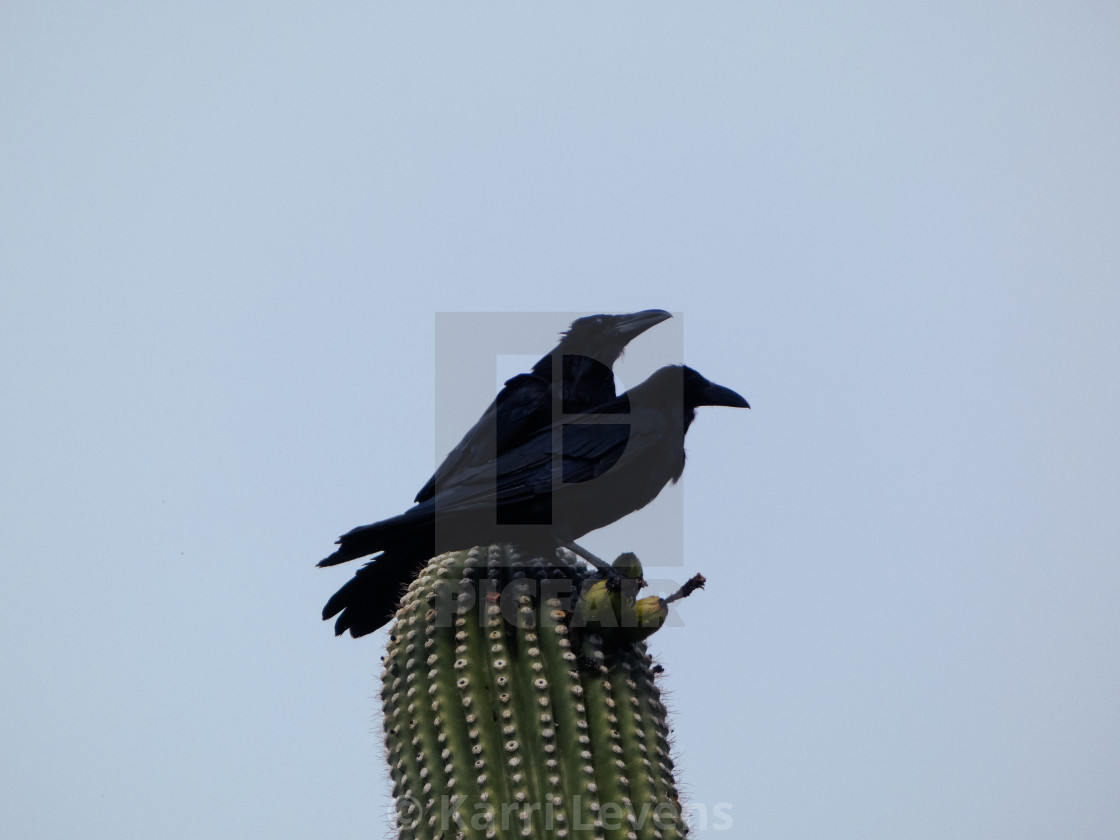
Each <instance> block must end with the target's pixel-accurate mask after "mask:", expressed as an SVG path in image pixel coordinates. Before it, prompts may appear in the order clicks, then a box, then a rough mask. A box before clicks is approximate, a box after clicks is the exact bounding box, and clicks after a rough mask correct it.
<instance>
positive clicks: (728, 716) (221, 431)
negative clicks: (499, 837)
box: [0, 1, 1120, 840]
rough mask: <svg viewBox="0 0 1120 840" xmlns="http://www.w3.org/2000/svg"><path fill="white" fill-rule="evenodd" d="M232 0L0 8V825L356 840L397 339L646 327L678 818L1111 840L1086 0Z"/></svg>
mask: <svg viewBox="0 0 1120 840" xmlns="http://www.w3.org/2000/svg"><path fill="white" fill-rule="evenodd" d="M232 6H233V7H232V8H231V4H228V3H191V4H166V3H164V4H159V3H157V4H151V3H127V2H121V3H103V4H86V5H80V4H79V5H74V4H58V3H7V4H5V5H4V8H3V10H2V11H0V393H2V394H3V401H4V410H3V412H2V413H0V433H2V440H3V447H2V448H0V506H2V509H3V511H4V516H3V525H2V526H0V558H2V562H3V584H2V586H0V634H2V638H3V640H4V641H3V643H2V644H0V674H2V675H3V679H2V680H0V770H2V771H3V775H4V782H3V784H2V785H0V835H3V836H4V837H13V838H34V840H63V838H65V840H71V838H75V837H83V838H103V837H104V838H113V840H132V838H137V839H139V838H145V840H146V839H147V838H152V837H159V838H165V839H166V840H178V838H190V840H196V838H202V837H205V838H215V840H221V839H222V838H238V840H249V839H250V838H269V840H276V839H277V838H293V840H308V839H309V838H325V837H330V838H369V837H382V836H385V833H386V830H387V829H386V825H387V824H386V822H385V819H384V814H385V809H386V806H387V805H388V802H389V786H388V784H387V782H386V778H385V777H386V774H385V770H384V769H383V759H382V756H381V754H380V747H379V723H378V722H377V718H376V717H375V706H376V702H375V698H376V694H377V674H378V671H379V663H378V659H379V657H380V655H381V652H382V645H383V643H384V633H381V634H378V635H376V636H373V637H370V638H367V639H364V640H361V641H357V642H355V641H353V640H350V639H349V638H347V639H336V638H334V637H333V635H332V634H331V630H330V627H329V625H326V624H323V623H321V622H320V621H319V618H318V613H319V610H320V609H321V607H322V604H323V602H324V600H325V599H326V598H327V596H329V595H330V594H331V593H332V592H333V591H334V590H335V588H337V586H338V585H340V584H341V582H342V581H343V580H345V579H346V577H347V576H348V573H349V570H347V569H336V570H329V571H325V570H318V569H315V568H314V567H313V564H314V563H315V561H317V560H318V559H319V558H321V557H322V556H324V555H325V554H326V553H328V552H329V551H330V549H331V544H332V541H333V539H334V537H335V536H336V535H337V534H338V533H340V532H341V531H343V530H346V529H348V528H349V527H351V526H352V525H356V524H359V523H362V522H367V521H370V520H372V519H374V518H379V517H381V516H385V515H390V514H393V513H396V512H399V511H400V510H402V509H403V508H404V507H405V506H406V505H407V503H408V501H409V500H410V499H411V497H412V495H413V493H414V492H415V491H416V490H417V489H418V487H419V485H420V484H422V483H423V481H424V479H425V478H426V477H427V475H428V473H429V472H430V470H431V467H432V466H433V461H434V458H435V453H434V451H433V436H434V434H435V422H434V418H433V411H434V409H433V406H434V381H435V370H436V364H435V354H434V348H435V337H434V328H435V323H436V317H435V313H436V312H441V311H445V312H463V311H480V312H489V311H513V312H528V313H557V314H556V315H555V316H552V320H553V321H554V323H551V324H550V325H549V327H548V329H547V330H544V331H543V334H542V335H541V339H540V352H544V351H545V350H547V349H548V348H549V347H550V346H551V344H552V343H553V340H554V338H555V333H556V332H557V331H558V330H560V329H562V328H563V327H564V326H566V323H567V319H568V313H571V312H573V311H575V312H588V311H593V312H624V311H633V310H637V309H644V308H650V307H659V308H665V309H669V310H673V311H675V312H679V313H681V316H680V319H679V324H680V326H679V327H674V329H679V330H680V339H681V341H683V347H684V360H685V361H687V362H688V363H689V364H690V365H692V366H694V367H696V368H697V369H699V370H700V371H702V372H703V373H704V374H706V375H707V376H709V377H710V378H712V379H714V380H716V381H718V382H721V383H723V384H726V385H729V386H731V387H733V388H735V389H736V390H738V391H740V392H741V393H742V394H744V395H745V396H746V397H747V398H748V399H749V400H750V402H751V405H752V406H753V410H752V411H751V412H749V413H748V412H737V411H732V410H727V409H710V410H705V411H703V412H702V414H701V416H700V418H699V420H698V421H697V423H696V425H695V427H694V429H693V431H692V432H691V433H690V436H689V458H690V460H689V468H688V470H687V472H686V475H685V479H684V481H683V482H682V487H681V490H680V492H679V494H677V495H675V496H670V497H667V498H666V499H665V500H659V503H660V502H661V501H664V502H665V505H666V507H665V508H664V509H665V510H677V509H679V510H683V516H684V522H685V526H684V547H685V555H686V563H687V564H688V566H689V571H692V570H696V569H699V570H701V571H703V572H704V573H705V574H706V575H707V577H708V579H709V581H710V585H709V588H708V589H707V590H706V591H705V592H703V593H701V594H700V595H698V596H694V598H693V599H691V600H690V601H688V602H686V603H685V604H684V605H683V607H682V610H681V618H682V620H683V622H684V626H683V627H680V628H672V629H670V630H666V631H664V632H662V633H659V634H658V635H657V636H655V637H654V639H653V640H652V647H653V650H654V653H655V654H656V656H657V657H658V659H659V661H660V662H661V663H662V664H663V665H664V667H665V669H666V675H665V684H666V686H667V687H668V689H669V696H668V700H669V705H670V707H671V709H672V710H673V713H674V718H673V722H674V727H675V737H676V748H677V751H678V754H679V768H680V777H681V782H682V784H683V787H684V789H685V791H686V793H687V795H688V797H689V799H690V800H691V801H692V803H693V804H694V805H695V807H696V808H697V810H698V812H699V811H701V810H703V809H705V808H706V809H708V811H709V813H710V812H711V811H712V810H713V809H714V808H715V807H716V806H717V805H719V804H720V803H725V804H726V805H727V806H728V808H729V810H727V811H726V813H729V814H730V818H731V820H732V826H731V831H732V832H733V835H732V834H731V833H729V832H727V831H716V830H715V827H714V826H712V825H709V827H708V830H707V831H706V832H705V831H702V832H701V833H700V836H704V837H729V836H736V837H744V838H750V840H756V839H757V840H771V839H773V840H778V838H781V839H782V840H791V839H793V840H802V839H803V840H819V838H830V840H836V839H837V838H852V840H869V838H883V839H884V840H888V838H889V840H897V838H908V839H909V838H914V840H957V838H984V840H1031V839H1032V838H1038V839H1039V840H1051V839H1052V838H1054V837H1059V836H1060V837H1069V838H1085V840H1090V838H1093V839H1095V838H1105V837H1116V836H1120V715H1118V714H1117V709H1118V708H1120V609H1118V608H1117V604H1118V602H1120V514H1118V511H1120V445H1118V439H1120V436H1118V434H1117V429H1120V382H1118V379H1120V377H1118V376H1117V373H1116V367H1117V360H1118V359H1120V282H1118V281H1120V235H1118V231H1120V200H1118V199H1117V196H1118V195H1120V155H1118V154H1117V151H1116V150H1117V148H1120V107H1118V106H1120V94H1118V91H1120V53H1118V51H1117V44H1120V9H1118V8H1117V7H1115V6H1113V5H1111V4H1108V3H1101V2H1093V3H1088V2H1082V3H1074V4H1068V3H1067V4H1058V3H1049V4H1047V3H1028V4H1022V3H1008V2H1003V3H996V2H975V1H974V2H969V3H941V4H936V5H932V6H931V5H927V6H925V7H922V8H916V7H914V6H913V4H910V5H906V4H902V5H900V4H897V3H885V2H880V3H861V2H857V3H847V4H835V3H793V4H791V3H773V4H758V3H736V4H731V3H703V4H687V5H686V4H673V5H670V4H664V3H656V4H649V3H642V4H639V3H612V4H563V5H551V6H545V5H544V4H509V3H502V4H491V3H488V4H470V5H463V4H456V5H451V4H447V5H442V4H404V3H395V4H386V3H337V4H329V5H326V6H325V5H324V4H297V3H282V4H275V3H242V4H232ZM534 317H546V316H534ZM546 320H547V317H546ZM670 323H677V322H670ZM658 329H661V328H658ZM647 338H648V342H647ZM639 341H640V342H646V343H645V344H644V345H643V347H644V348H645V349H644V350H643V349H639V347H638V346H637V344H636V346H635V352H634V353H632V354H630V355H629V356H628V357H627V359H626V360H625V361H624V364H623V365H622V366H621V367H620V371H619V372H620V376H621V378H622V379H623V381H624V382H627V383H629V384H633V383H634V382H635V381H638V380H640V379H641V378H644V376H645V375H646V374H647V373H648V372H649V371H651V370H652V369H653V368H655V367H656V366H658V365H660V364H664V363H668V362H675V361H679V360H678V359H675V358H659V357H658V356H657V350H658V348H659V347H660V346H661V345H660V344H658V342H657V341H655V340H654V339H653V334H652V333H651V334H650V335H649V336H648V337H643V338H642V339H640V340H639ZM483 390H485V389H483ZM491 396H492V392H490V393H479V394H478V395H477V397H476V402H477V406H478V408H481V407H482V406H483V405H484V404H485V403H486V402H487V401H488V400H489V398H490V397H491ZM674 506H675V507H674ZM641 515H649V516H655V517H656V516H657V515H658V514H657V513H656V512H643V514H641ZM622 525H623V523H620V528H619V529H605V530H603V531H601V532H598V533H596V534H592V535H590V536H589V537H588V538H586V540H585V541H584V542H585V544H586V545H588V547H589V548H593V549H596V548H597V549H599V550H601V552H602V553H604V554H608V555H609V554H610V552H612V551H614V550H616V549H620V548H625V547H627V546H628V545H629V544H630V542H629V540H630V538H629V537H628V536H626V535H625V531H624V530H622V529H621V526H622ZM627 527H639V528H640V520H639V523H638V525H634V523H628V524H627Z"/></svg>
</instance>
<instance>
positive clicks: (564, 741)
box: [381, 546, 687, 840]
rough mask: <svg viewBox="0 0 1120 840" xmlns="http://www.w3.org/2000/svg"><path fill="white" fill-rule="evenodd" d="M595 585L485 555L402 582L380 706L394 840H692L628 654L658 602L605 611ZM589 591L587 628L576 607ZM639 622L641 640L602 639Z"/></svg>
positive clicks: (650, 682)
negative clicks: (619, 624)
mask: <svg viewBox="0 0 1120 840" xmlns="http://www.w3.org/2000/svg"><path fill="white" fill-rule="evenodd" d="M624 557H625V555H624ZM629 557H630V558H632V557H633V556H632V555H630V556H629ZM621 559H622V558H620V560H621ZM633 560H634V563H636V558H634V559H633ZM631 568H633V567H632V566H631ZM627 574H630V575H631V577H640V565H639V566H637V574H634V573H633V572H632V571H628V572H627ZM595 577H596V576H595V575H594V574H593V573H592V572H591V570H589V569H587V568H586V567H584V566H581V565H577V564H576V563H575V562H574V561H565V560H557V559H555V558H549V559H548V560H543V559H529V558H521V557H519V556H518V555H517V552H516V549H515V548H511V547H509V546H489V547H481V548H474V549H471V550H470V551H459V552H453V553H449V554H444V555H441V556H439V557H436V558H435V559H433V560H432V561H431V562H430V563H429V564H428V566H427V567H426V568H425V570H424V571H423V572H422V573H421V575H420V576H419V577H418V578H417V579H416V580H415V581H414V582H413V584H412V586H411V587H410V588H409V590H408V593H407V594H406V596H405V597H404V599H403V601H402V604H401V608H400V611H399V612H398V613H397V616H396V620H395V623H394V625H393V628H392V631H391V633H392V635H391V638H390V642H389V649H388V654H387V655H386V657H385V660H384V665H385V670H384V673H383V675H382V691H381V697H382V702H383V705H384V712H385V735H386V746H387V750H388V759H389V765H390V773H391V776H392V780H393V795H394V797H395V799H396V804H397V823H398V829H399V831H400V836H401V838H402V840H404V838H455V837H462V838H512V837H520V838H545V837H549V838H552V837H558V838H567V837H572V838H578V837H596V838H599V837H602V838H634V840H638V838H642V840H645V838H665V840H669V838H679V837H683V836H684V835H685V834H686V833H687V828H686V826H685V823H684V820H683V818H682V816H681V811H680V804H679V801H678V798H677V790H676V785H675V783H674V779H673V772H672V771H673V762H672V760H671V759H670V757H669V746H668V741H667V739H668V731H669V730H668V726H667V723H666V718H665V707H664V706H663V705H662V703H661V699H660V692H659V691H658V688H657V685H656V683H655V670H656V669H655V666H653V664H652V662H651V660H650V657H649V655H648V653H647V652H646V647H645V643H644V642H643V641H641V640H640V639H638V640H634V639H635V638H636V637H638V636H642V635H648V633H649V632H651V631H650V629H649V628H650V627H652V628H656V626H660V624H661V623H662V622H663V621H664V615H665V610H664V609H663V607H664V602H661V604H660V605H651V604H650V603H649V602H648V599H642V602H638V605H639V606H637V607H636V606H635V602H634V600H633V597H632V595H631V594H629V593H628V592H626V587H625V582H624V585H623V588H622V591H621V593H619V589H618V587H617V584H616V583H612V584H611V585H610V591H609V594H608V595H607V597H606V598H605V599H603V598H602V586H603V584H602V581H599V582H598V584H596V583H595ZM591 585H598V586H599V587H600V589H599V590H598V591H599V593H600V608H599V609H597V610H596V611H595V615H594V616H589V615H588V613H587V610H586V609H585V608H584V607H582V606H580V603H581V602H579V600H578V599H577V593H578V590H579V589H580V587H581V586H583V587H584V588H585V589H589V588H590V586H591ZM604 600H605V601H612V602H613V604H614V605H615V606H614V608H613V612H612V611H611V610H604V609H602V608H601V606H602V602H603V601H604ZM643 602H645V606H644V607H642V606H640V605H641V604H642V603H643ZM588 603H594V602H593V601H589V602H588ZM658 606H659V607H660V608H657V609H654V608H653V607H658ZM627 610H628V611H629V612H627ZM639 614H641V615H644V616H645V617H646V621H647V623H648V625H649V626H648V627H647V628H646V629H644V630H642V629H638V630H634V629H633V628H622V629H619V628H611V627H610V626H609V625H610V624H611V623H612V616H613V617H614V618H615V619H617V618H620V617H621V618H622V619H624V622H623V623H627V624H632V623H633V621H629V620H626V619H628V618H629V617H633V616H638V615H639Z"/></svg>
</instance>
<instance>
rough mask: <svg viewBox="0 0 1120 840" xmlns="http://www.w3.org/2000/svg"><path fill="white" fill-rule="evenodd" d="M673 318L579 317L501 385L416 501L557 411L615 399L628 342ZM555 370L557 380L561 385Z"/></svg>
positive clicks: (649, 314)
mask: <svg viewBox="0 0 1120 840" xmlns="http://www.w3.org/2000/svg"><path fill="white" fill-rule="evenodd" d="M671 317H673V316H672V315H670V314H669V313H668V312H666V311H665V310H664V309H647V310H645V311H644V312H635V313H633V314H631V315H590V316H588V317H586V318H577V319H576V320H575V321H573V322H572V325H571V326H570V327H569V328H568V331H567V332H566V333H564V334H563V335H562V336H561V338H560V343H559V344H557V345H556V346H555V347H554V348H553V349H552V350H551V351H549V353H548V355H546V356H544V357H543V358H541V360H540V361H538V362H537V363H536V364H535V365H533V368H532V370H530V371H529V373H522V374H518V375H517V376H515V377H513V378H512V379H510V380H508V381H507V382H506V383H505V387H503V388H502V390H501V391H500V392H499V393H498V396H497V398H495V400H494V402H492V403H491V404H490V407H489V408H487V409H486V411H485V412H483V415H482V417H480V418H479V420H478V422H477V423H475V424H474V426H472V427H471V429H470V431H468V432H467V433H466V435H464V436H463V439H462V440H461V441H459V445H458V446H456V447H455V448H454V449H452V450H451V452H450V453H449V454H448V455H447V457H446V458H445V459H444V460H443V463H442V464H440V465H439V468H438V469H436V471H435V474H434V475H433V476H432V477H431V478H430V479H428V483H427V484H425V485H424V486H423V488H421V490H420V492H419V493H417V494H416V499H415V500H416V501H417V502H426V501H428V500H429V499H431V498H432V497H433V496H435V494H436V490H437V488H442V487H443V486H444V485H447V484H451V483H454V481H455V476H456V475H457V474H458V473H460V472H463V471H466V470H470V469H472V468H475V467H479V466H482V465H485V464H488V463H490V462H491V461H493V460H494V458H495V457H497V456H498V455H500V454H501V453H503V452H506V451H508V450H510V449H513V448H514V447H516V446H518V445H520V444H521V443H522V442H523V441H525V440H527V439H528V438H529V437H531V436H532V435H533V434H535V433H537V432H539V431H540V430H541V429H544V428H547V427H548V426H551V425H552V424H553V423H554V422H555V420H556V412H557V409H560V410H562V411H564V412H565V413H569V414H578V413H581V412H584V411H586V410H588V409H590V408H592V407H593V406H596V405H599V404H600V403H605V402H607V401H608V400H611V399H614V396H615V390H614V373H613V371H612V368H613V366H614V363H615V362H617V361H618V359H619V357H620V356H621V355H622V351H623V350H624V349H625V348H626V345H627V344H629V343H630V342H631V341H633V340H634V339H635V338H637V337H638V336H639V335H641V334H642V333H644V332H645V331H646V330H648V329H649V328H650V327H653V326H656V325H657V324H660V323H661V322H662V321H664V320H666V319H668V318H671ZM557 374H560V380H561V381H560V384H559V387H558V386H557V381H556V379H557ZM556 401H559V403H560V404H559V405H557V404H555V402H556Z"/></svg>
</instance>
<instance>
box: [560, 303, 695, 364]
mask: <svg viewBox="0 0 1120 840" xmlns="http://www.w3.org/2000/svg"><path fill="white" fill-rule="evenodd" d="M672 317H673V316H672V315H670V314H669V313H668V312H666V311H665V310H664V309H647V310H645V311H644V312H634V313H632V314H630V315H588V316H587V317H586V318H577V319H576V320H575V321H573V322H572V325H571V326H570V327H569V328H568V331H567V332H566V333H564V336H563V338H561V339H560V345H559V346H558V347H557V348H556V349H557V350H558V351H559V352H561V353H570V354H580V355H585V356H588V357H590V358H593V359H595V360H596V361H598V362H601V363H602V364H605V365H608V366H609V365H613V364H614V363H615V362H616V361H618V357H619V356H621V355H622V351H623V350H625V349H626V345H627V344H629V343H630V342H631V341H633V340H634V339H635V338H637V337H638V336H639V335H641V334H642V333H644V332H645V331H646V330H648V329H649V328H650V327H653V326H656V325H657V324H660V323H661V322H662V321H665V320H667V319H669V318H672Z"/></svg>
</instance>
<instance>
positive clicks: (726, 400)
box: [700, 382, 751, 408]
mask: <svg viewBox="0 0 1120 840" xmlns="http://www.w3.org/2000/svg"><path fill="white" fill-rule="evenodd" d="M701 396H702V397H703V399H704V402H702V403H700V404H701V405H726V406H729V407H730V408H750V407H751V406H750V403H748V402H747V401H746V400H745V399H743V398H742V397H741V396H739V395H738V394H736V393H735V392H734V391H732V390H731V389H730V388H724V387H723V386H722V385H716V384H715V383H714V382H709V383H708V384H707V386H706V387H705V388H704V393H703V394H702V395H701Z"/></svg>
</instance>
